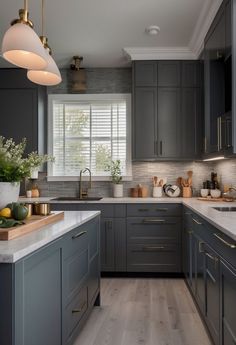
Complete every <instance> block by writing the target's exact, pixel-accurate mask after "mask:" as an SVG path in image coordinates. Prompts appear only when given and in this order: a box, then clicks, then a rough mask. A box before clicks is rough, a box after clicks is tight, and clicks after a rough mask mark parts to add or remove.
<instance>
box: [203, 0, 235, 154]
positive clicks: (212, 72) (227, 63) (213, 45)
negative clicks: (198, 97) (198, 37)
mask: <svg viewBox="0 0 236 345" xmlns="http://www.w3.org/2000/svg"><path fill="white" fill-rule="evenodd" d="M233 3H234V2H233V1H231V0H224V1H223V3H222V5H221V7H220V9H219V11H218V13H217V15H216V17H215V19H214V21H213V23H212V25H211V27H210V29H209V32H208V34H207V36H206V38H205V43H204V74H205V76H204V79H205V80H204V81H205V97H204V98H205V156H206V157H211V156H212V157H213V156H217V155H226V156H227V155H229V156H230V155H231V154H232V152H233V147H232V146H233V142H232V71H233V68H232V35H231V31H232V20H231V17H232V8H233V6H235V4H233Z"/></svg>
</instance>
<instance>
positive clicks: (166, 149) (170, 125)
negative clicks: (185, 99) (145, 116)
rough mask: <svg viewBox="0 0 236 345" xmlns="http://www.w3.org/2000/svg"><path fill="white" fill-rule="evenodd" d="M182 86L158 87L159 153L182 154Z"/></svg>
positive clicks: (177, 156)
mask: <svg viewBox="0 0 236 345" xmlns="http://www.w3.org/2000/svg"><path fill="white" fill-rule="evenodd" d="M180 94H181V92H180V88H158V128H157V130H158V155H159V156H160V157H165V158H179V157H180V155H181V113H180Z"/></svg>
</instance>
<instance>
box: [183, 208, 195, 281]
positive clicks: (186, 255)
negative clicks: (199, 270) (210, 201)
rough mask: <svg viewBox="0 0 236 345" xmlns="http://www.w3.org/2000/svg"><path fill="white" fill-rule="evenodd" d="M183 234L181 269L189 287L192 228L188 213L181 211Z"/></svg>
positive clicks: (190, 279)
mask: <svg viewBox="0 0 236 345" xmlns="http://www.w3.org/2000/svg"><path fill="white" fill-rule="evenodd" d="M183 219H184V221H183V232H182V251H183V253H182V269H183V274H184V277H185V279H186V282H187V284H188V285H189V287H191V286H192V233H193V231H192V227H191V217H190V213H189V212H188V211H187V210H186V209H184V211H183Z"/></svg>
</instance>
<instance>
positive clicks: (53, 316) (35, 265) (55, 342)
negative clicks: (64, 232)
mask: <svg viewBox="0 0 236 345" xmlns="http://www.w3.org/2000/svg"><path fill="white" fill-rule="evenodd" d="M61 262H62V258H61V247H60V240H59V241H58V242H56V243H54V244H52V245H49V246H47V247H46V248H44V249H41V250H39V251H37V252H36V253H33V254H32V255H30V256H29V257H27V258H25V259H23V260H21V261H19V262H18V263H16V266H15V281H16V286H17V289H16V290H15V308H16V312H15V334H16V336H15V341H16V342H15V344H16V345H32V344H34V345H42V344H50V345H60V344H61V294H62V289H61Z"/></svg>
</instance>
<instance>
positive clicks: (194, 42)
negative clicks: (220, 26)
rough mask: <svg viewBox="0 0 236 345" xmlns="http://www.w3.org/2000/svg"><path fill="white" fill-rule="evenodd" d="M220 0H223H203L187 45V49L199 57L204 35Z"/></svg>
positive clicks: (220, 2)
mask: <svg viewBox="0 0 236 345" xmlns="http://www.w3.org/2000/svg"><path fill="white" fill-rule="evenodd" d="M222 2H223V0H205V3H204V6H203V7H202V10H201V13H200V15H199V17H198V21H197V23H196V25H195V29H194V31H193V35H192V37H191V39H190V41H189V45H188V47H189V49H190V50H191V51H192V52H193V53H194V54H195V55H196V56H197V57H199V55H200V54H201V52H202V50H203V45H204V39H205V36H206V34H207V32H208V30H209V28H210V26H211V23H212V22H213V19H214V18H215V16H216V13H217V11H218V10H219V8H220V5H221V4H222Z"/></svg>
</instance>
